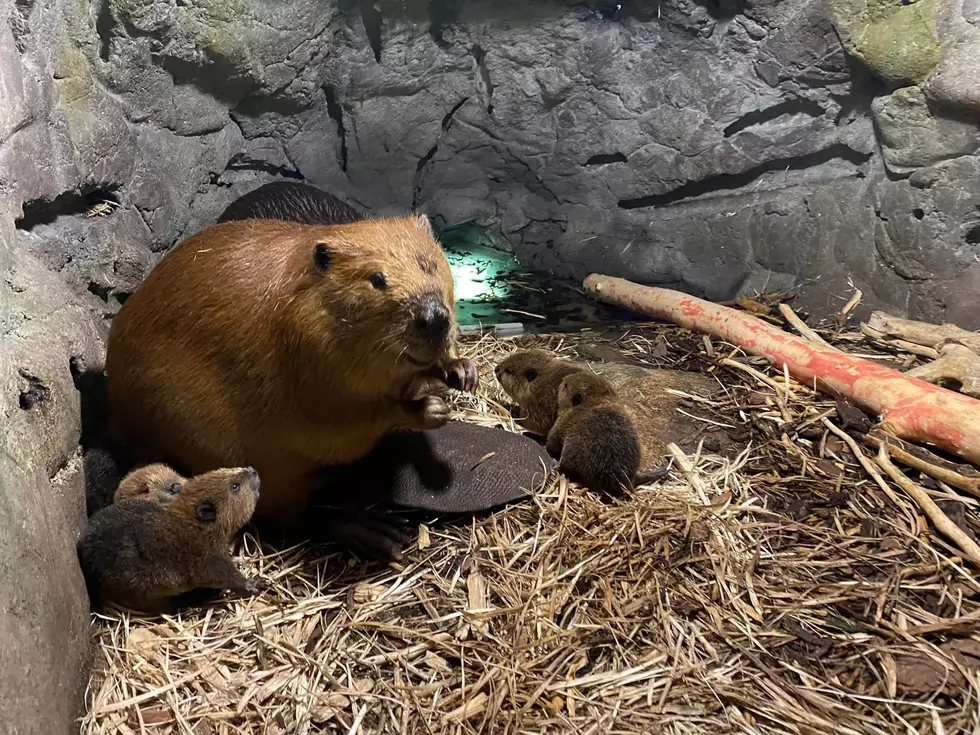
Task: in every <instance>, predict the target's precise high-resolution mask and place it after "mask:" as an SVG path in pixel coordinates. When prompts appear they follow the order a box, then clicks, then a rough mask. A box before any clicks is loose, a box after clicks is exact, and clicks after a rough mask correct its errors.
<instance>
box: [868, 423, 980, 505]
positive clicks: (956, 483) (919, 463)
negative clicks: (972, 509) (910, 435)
mask: <svg viewBox="0 0 980 735" xmlns="http://www.w3.org/2000/svg"><path fill="white" fill-rule="evenodd" d="M864 441H865V443H867V444H869V445H870V446H872V447H874V448H875V449H877V448H879V447H881V446H882V445H885V446H886V447H887V448H888V454H889V455H890V456H891V458H892V459H894V460H896V461H898V462H901V463H902V464H903V465H905V466H906V467H911V468H912V469H914V470H918V471H919V472H924V473H925V474H927V475H929V477H932V478H935V479H936V480H939V481H940V482H945V483H946V484H947V485H952V486H953V487H955V488H957V489H958V490H962V491H963V492H966V493H969V494H970V495H973V496H974V497H977V498H980V478H976V477H966V476H965V475H962V474H960V473H959V472H957V471H956V470H954V469H952V468H950V467H943V466H940V465H936V464H933V463H932V462H929V461H928V460H926V459H923V458H922V457H917V456H916V455H914V454H912V453H911V452H907V451H905V450H904V449H902V447H900V446H898V445H897V444H896V443H895V442H896V441H900V440H895V439H894V438H893V439H892V440H891V441H883V440H882V439H879V438H878V437H876V436H874V435H872V434H865V436H864ZM923 451H925V450H923Z"/></svg>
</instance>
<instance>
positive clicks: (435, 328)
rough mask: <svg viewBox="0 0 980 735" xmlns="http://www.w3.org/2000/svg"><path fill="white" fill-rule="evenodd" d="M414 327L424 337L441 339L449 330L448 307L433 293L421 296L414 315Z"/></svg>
mask: <svg viewBox="0 0 980 735" xmlns="http://www.w3.org/2000/svg"><path fill="white" fill-rule="evenodd" d="M415 328H416V329H417V330H418V332H419V334H421V335H422V336H423V337H425V338H426V339H430V340H432V341H442V340H443V339H445V337H446V334H447V333H448V332H449V309H447V308H446V307H445V306H443V304H442V299H440V298H439V297H438V296H436V295H435V294H429V295H427V296H425V297H423V298H422V300H421V302H420V303H419V309H418V312H417V313H416V316H415Z"/></svg>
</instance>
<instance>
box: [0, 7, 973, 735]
mask: <svg viewBox="0 0 980 735" xmlns="http://www.w3.org/2000/svg"><path fill="white" fill-rule="evenodd" d="M978 23H980V5H978V2H977V0H917V2H911V3H908V4H903V3H901V2H899V1H898V0H832V2H831V3H830V6H829V7H828V6H826V5H825V4H824V3H823V2H821V1H820V0H753V1H750V0H698V1H697V2H695V1H694V0H660V1H659V2H657V1H656V0H631V1H630V2H627V3H626V4H624V5H620V6H616V5H611V6H600V5H592V6H591V7H590V6H587V5H585V4H582V5H573V4H570V3H567V2H566V3H562V2H544V1H542V0H535V2H533V3H528V2H523V3H520V2H504V3H501V2H496V3H490V2H485V1H480V0H467V1H466V2H462V0H430V1H429V2H421V1H420V0H404V1H403V0H398V1H397V2H395V1H394V0H378V2H376V3H372V2H371V0H277V2H263V3H259V2H255V1H253V0H194V1H193V2H192V1H190V0H0V96H2V104H0V274H2V276H3V277H2V279H0V340H2V342H0V368H2V369H0V386H2V391H0V427H2V428H0V508H2V511H0V554H2V556H0V576H2V579H0V636H2V640H3V642H4V653H5V654H8V653H9V655H10V656H11V658H9V659H7V658H5V659H4V661H5V662H7V661H8V660H10V661H13V662H14V665H13V666H11V665H7V666H4V667H3V670H2V671H0V709H2V710H3V712H4V718H3V719H4V724H5V725H6V726H8V727H9V726H11V725H12V728H13V732H24V733H27V732H43V733H59V732H65V731H67V730H69V729H70V728H71V721H72V717H73V716H74V715H75V714H77V711H76V707H77V705H78V702H79V701H80V700H79V697H80V694H81V691H82V688H83V686H84V680H85V677H84V662H85V661H86V657H87V651H86V645H85V641H86V636H87V616H86V605H87V601H86V599H85V595H84V589H83V588H82V585H81V579H80V575H79V573H78V569H77V564H76V563H75V559H74V551H73V543H74V540H75V537H76V536H77V533H78V531H79V529H80V527H81V525H82V523H83V519H84V510H83V507H84V503H83V500H82V490H81V484H82V469H81V463H80V460H79V454H78V450H77V445H78V438H79V431H80V425H81V424H80V422H81V419H82V417H81V414H80V408H79V405H80V404H79V396H78V393H77V391H76V388H75V383H76V382H78V381H79V380H80V378H81V376H82V374H83V373H84V372H85V371H86V370H89V369H91V368H95V369H98V366H99V365H100V364H101V359H102V350H103V347H102V345H103V340H104V336H105V331H106V327H107V323H108V319H109V318H111V315H112V314H113V313H114V311H115V310H116V309H117V308H118V304H119V303H120V301H121V300H123V299H124V298H125V296H126V295H127V294H128V293H130V292H131V291H132V290H133V289H134V288H135V287H136V285H137V284H138V283H139V282H140V280H141V279H142V278H143V277H144V276H145V274H146V273H147V272H148V270H149V268H151V267H152V265H153V264H154V263H155V262H156V261H157V260H158V259H159V257H160V256H161V254H162V253H163V252H164V251H165V250H166V249H167V248H168V247H170V246H171V245H173V244H174V243H175V242H177V241H178V240H180V239H181V238H182V237H184V236H186V235H188V234H191V233H193V232H194V231H196V230H198V229H200V228H201V227H202V226H205V225H206V224H209V223H210V222H212V221H213V220H214V218H215V217H216V215H217V214H218V213H219V212H220V210H221V209H222V208H223V207H224V206H225V205H226V204H228V203H229V202H230V201H231V200H232V199H233V198H235V197H236V196H238V195H240V194H241V193H244V192H245V191H247V190H248V189H250V188H253V187H254V186H256V185H257V184H259V183H261V182H262V181H264V180H268V179H271V178H274V177H296V178H304V179H306V180H308V181H310V182H312V183H314V184H316V185H319V186H322V187H325V188H329V189H330V190H332V191H333V192H334V193H337V194H339V195H341V196H344V197H346V198H347V199H349V200H350V201H351V202H352V203H355V204H357V205H359V206H361V207H364V208H366V209H370V210H371V211H373V212H375V213H392V212H398V211H404V210H406V209H408V208H410V207H413V206H415V207H418V208H421V209H422V210H424V211H426V212H428V213H430V214H432V215H435V216H436V217H437V218H439V219H441V220H442V221H443V222H444V223H446V224H455V223H458V222H461V221H466V220H476V221H478V222H479V223H480V224H481V225H483V226H485V227H487V228H488V229H489V231H490V233H491V235H492V236H493V237H494V238H495V239H496V240H497V242H499V243H500V244H501V245H502V246H506V247H509V248H512V249H513V250H515V251H516V253H517V254H518V256H519V257H520V258H521V259H522V260H523V261H524V262H525V263H526V264H528V265H530V266H532V267H536V268H540V269H544V270H548V271H553V272H557V273H560V274H564V275H568V276H574V277H576V278H578V277H582V276H584V275H585V274H587V273H588V272H590V271H593V270H601V271H604V272H607V273H611V274H614V275H622V276H627V277H630V278H632V279H635V280H638V281H642V282H646V283H659V284H667V285H672V286H678V287H681V288H684V289H687V290H690V291H692V292H695V293H698V294H700V295H705V296H707V297H709V298H715V299H723V298H729V297H731V296H733V295H735V294H736V293H738V292H746V291H748V292H751V291H753V290H776V289H783V288H792V289H795V290H797V291H798V292H799V293H800V294H801V299H802V301H803V303H804V304H805V305H806V306H808V307H809V308H810V309H811V310H813V311H816V312H828V311H832V310H834V309H835V308H837V307H838V306H840V305H841V304H842V303H843V302H844V301H845V300H846V299H847V298H848V297H849V296H850V294H851V292H852V289H853V288H854V287H858V288H861V289H862V290H863V291H864V292H865V299H866V304H867V305H868V306H869V307H870V306H886V307H888V308H890V309H892V310H894V311H898V312H902V313H907V314H909V315H911V316H914V317H920V318H927V319H935V320H939V319H943V318H947V319H950V320H954V321H957V322H958V323H960V324H961V325H963V326H966V327H972V328H977V327H980V307H978V306H977V305H976V303H977V301H976V299H974V298H971V296H972V294H973V293H975V292H976V290H977V286H980V255H978V246H980V193H978V190H980V187H978V183H980V161H978V158H977V157H976V155H975V153H976V151H977V148H978V145H980V128H978V124H977V114H978V110H980V94H978V90H980V62H978V59H980V53H978V51H980V38H978V34H980V28H978V26H977V24H978Z"/></svg>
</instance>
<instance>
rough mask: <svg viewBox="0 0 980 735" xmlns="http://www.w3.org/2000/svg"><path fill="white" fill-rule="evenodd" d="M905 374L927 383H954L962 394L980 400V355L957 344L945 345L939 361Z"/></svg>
mask: <svg viewBox="0 0 980 735" xmlns="http://www.w3.org/2000/svg"><path fill="white" fill-rule="evenodd" d="M905 374H906V375H907V376H909V377H910V378H919V379H920V380H924V381H926V382H927V383H936V384H939V383H941V382H942V381H954V382H956V383H958V384H959V386H960V388H959V392H960V393H962V394H964V395H967V396H972V397H974V398H980V355H977V353H976V352H974V351H973V350H971V349H970V348H968V347H966V346H964V345H961V344H957V343H956V342H951V343H949V344H945V345H943V346H942V347H940V348H939V357H938V358H937V359H935V360H933V361H932V362H930V363H928V364H926V365H920V366H919V367H917V368H913V369H912V370H908V371H907V372H906V373H905Z"/></svg>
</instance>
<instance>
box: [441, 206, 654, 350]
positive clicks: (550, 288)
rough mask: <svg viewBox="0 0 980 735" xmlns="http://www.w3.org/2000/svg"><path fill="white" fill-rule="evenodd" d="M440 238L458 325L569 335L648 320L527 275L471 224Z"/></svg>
mask: <svg viewBox="0 0 980 735" xmlns="http://www.w3.org/2000/svg"><path fill="white" fill-rule="evenodd" d="M439 240H440V241H441V242H442V245H443V248H444V249H445V251H446V258H447V259H448V260H449V267H450V268H451V269H452V271H453V278H454V281H455V288H456V316H457V319H458V320H459V323H460V325H461V326H463V327H466V326H471V325H482V326H485V327H489V326H493V325H496V324H509V323H514V322H520V323H522V324H523V325H524V331H526V332H551V331H571V332H574V331H579V330H581V329H583V328H588V327H594V326H596V325H603V324H605V325H609V324H614V323H622V322H628V321H633V322H635V321H647V320H646V319H645V318H643V317H642V316H640V315H638V314H635V313H633V312H629V311H625V310H623V309H617V308H615V307H612V306H606V305H604V304H599V303H597V302H595V301H593V300H592V299H590V298H589V297H588V296H586V295H585V293H584V292H583V291H582V288H581V283H578V282H575V281H570V280H568V279H564V278H556V277H553V276H549V275H548V274H547V273H534V272H530V271H528V270H527V269H525V268H523V267H522V266H521V264H520V263H519V262H518V261H517V259H516V258H515V257H514V256H513V254H511V253H509V252H507V251H505V250H503V249H501V248H500V247H498V245H499V243H497V242H495V241H494V240H493V238H492V237H491V236H490V235H488V234H487V232H486V231H485V230H483V229H482V228H480V227H479V226H478V225H476V224H475V223H472V222H464V223H461V224H458V225H454V226H452V227H448V228H445V229H443V230H442V231H441V232H439Z"/></svg>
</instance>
